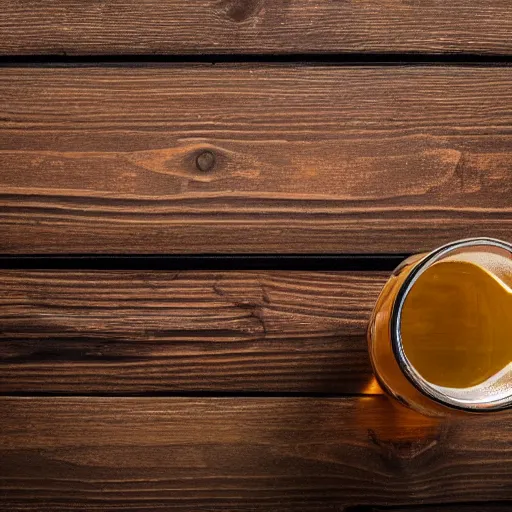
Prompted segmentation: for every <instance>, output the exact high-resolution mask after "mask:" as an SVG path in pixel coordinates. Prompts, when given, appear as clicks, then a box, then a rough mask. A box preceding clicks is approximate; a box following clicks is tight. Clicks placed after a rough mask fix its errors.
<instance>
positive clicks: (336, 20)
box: [0, 0, 512, 55]
mask: <svg viewBox="0 0 512 512" xmlns="http://www.w3.org/2000/svg"><path fill="white" fill-rule="evenodd" d="M0 33H1V34H2V38H1V40H0V53H1V54H4V55H5V54H7V55H8V54H13V53H14V54H64V55H70V54H73V55H76V54H107V55H108V54H110V55H113V54H204V53H214V54H216V53H218V54H224V53H249V54H254V53H256V54H261V53H263V54H265V53H270V54H275V53H280V54H283V53H284V54H287V53H372V52H373V53H400V52H401V53H418V52H423V53H434V54H443V53H446V54H453V53H456V54H464V53H474V54H507V55H510V54H511V53H512V41H511V38H510V34H511V33H512V12H511V10H510V3H509V2H508V0H452V1H451V2H450V3H449V4H447V3H446V2H443V0H422V1H421V2H417V1H414V0H404V1H389V0H358V1H357V2H326V1H323V0H220V1H219V0H194V1H193V2H190V1H189V2H186V1H183V0H144V1H140V0H115V1H113V0H111V1H102V2H98V1H95V2H83V1H81V0H37V1H35V0H24V1H23V2H19V0H3V2H2V11H1V14H0Z"/></svg>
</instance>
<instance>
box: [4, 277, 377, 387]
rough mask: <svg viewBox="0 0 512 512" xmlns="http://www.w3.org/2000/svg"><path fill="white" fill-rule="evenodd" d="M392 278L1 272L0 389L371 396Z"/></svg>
mask: <svg viewBox="0 0 512 512" xmlns="http://www.w3.org/2000/svg"><path fill="white" fill-rule="evenodd" d="M386 279H387V274H386V273H381V274H379V273H370V272H366V273H357V272H352V273H347V272H293V271H291V272H271V271H269V272H234V271H229V272H180V273H178V272H151V271H147V272H128V271H123V272H121V271H118V272H77V271H66V272H65V271H56V272H49V271H39V272H36V271H32V272H29V271H1V272H0V390H1V391H2V392H4V393H10V392H11V393H12V392H16V393H29V394H30V393H33V392H50V393H60V394H62V393H64V394H73V393H82V394H87V393H89V394H91V393H92V394H94V393H116V394H122V393H132V394H137V393H155V392H180V391H197V392H199V391H206V392H219V391H226V392H233V393H234V392H247V391H249V392H307V393H311V392H314V393H366V392H368V393H373V392H375V387H368V385H369V383H370V382H371V380H372V373H371V367H370V363H369V360H368V354H367V346H366V328H367V323H368V318H369V315H370V312H371V310H372V308H373V305H374V303H375V301H376V299H377V295H378V293H379V291H380V289H381V287H382V285H383V284H384V282H385V280H386ZM378 391H379V390H378V389H377V392H378Z"/></svg>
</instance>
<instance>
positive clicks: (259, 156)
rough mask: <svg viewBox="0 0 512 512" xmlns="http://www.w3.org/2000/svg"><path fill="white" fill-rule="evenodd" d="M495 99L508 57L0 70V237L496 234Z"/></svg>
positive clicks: (500, 198)
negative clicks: (456, 61) (499, 63)
mask: <svg viewBox="0 0 512 512" xmlns="http://www.w3.org/2000/svg"><path fill="white" fill-rule="evenodd" d="M511 99H512V68H482V67H317V66H306V67H303V66H294V67H290V66H272V65H257V64H255V65H240V64H234V65H222V66H214V67H212V66H203V65H183V66H181V65H178V66H171V67H166V66H149V67H143V68H124V67H123V68H119V67H110V68H95V67H93V68H91V67H85V68H5V69H3V70H2V73H1V75H0V118H1V120H0V169H1V172H0V207H1V210H0V250H1V252H4V253H5V252H10V253H27V252H28V253H32V252H37V253H52V252H53V253H55V252H57V253H58V252H66V253H70V252H71V253H72V252H90V253H176V252H180V253H193V252H244V253H245V252H264V253H279V252H310V253H311V252H324V251H328V252H329V251H330V252H351V253H353V252H365V253H373V252H415V251H419V250H425V249H431V248H433V247H435V246H436V245H440V244H442V243H445V242H448V241H451V240H454V239H457V238H462V237H467V236H477V235H488V236H495V237H498V238H504V239H506V240H507V239H510V234H511V228H512V171H511V169H512V136H511V133H512V132H511V126H512V108H511ZM205 152H207V154H206V155H205V154H204V153H205ZM208 152H210V153H211V154H208ZM198 157H200V158H199V160H198ZM200 169H203V170H200Z"/></svg>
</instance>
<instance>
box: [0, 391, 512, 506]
mask: <svg viewBox="0 0 512 512" xmlns="http://www.w3.org/2000/svg"><path fill="white" fill-rule="evenodd" d="M0 415H1V417H2V428H1V429H0V460H1V461H2V463H1V464H0V485H1V487H0V489H1V494H0V499H1V500H2V502H3V509H4V510H9V511H12V510H27V509H29V510H34V509H37V510H38V511H39V510H52V511H59V510H103V511H105V510H130V509H133V510H138V511H141V510H143V511H148V510H159V509H161V510H301V511H310V510H311V511H313V510H314V511H318V510H340V509H341V510H343V507H344V506H354V505H406V504H410V505H413V504H425V503H446V502H448V503H451V502H457V501H465V502H467V501H475V502H483V503H485V501H486V500H511V499H512V486H511V485H510V482H511V478H512V457H511V443H510V439H511V434H512V417H511V415H510V414H508V415H506V414H505V415H502V416H501V417H499V418H498V417H497V416H493V415H491V416H480V417H475V418H474V420H473V421H468V420H466V421H463V422H460V423H445V424H438V423H436V422H434V421H433V420H430V419H427V418H424V417H422V416H420V415H417V414H415V413H412V412H409V411H407V410H405V409H404V410H395V409H394V408H393V407H392V406H391V404H390V403H389V401H388V399H387V398H386V397H384V396H378V397H366V398H346V399H286V398H284V399H283V398H276V399H247V398H246V399H243V398H232V399H231V398H227V399H176V398H175V399H169V398H91V397H87V398H82V399H81V398H35V399H34V398H32V399H23V398H2V399H0ZM474 510H478V508H475V509H474Z"/></svg>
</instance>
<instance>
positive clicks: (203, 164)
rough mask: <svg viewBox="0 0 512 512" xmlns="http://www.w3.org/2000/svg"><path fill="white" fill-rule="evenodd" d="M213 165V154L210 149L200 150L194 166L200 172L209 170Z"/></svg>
mask: <svg viewBox="0 0 512 512" xmlns="http://www.w3.org/2000/svg"><path fill="white" fill-rule="evenodd" d="M214 165H215V155H214V154H213V153H212V152H211V151H202V152H201V153H199V154H198V155H197V157H196V167H197V168H198V169H199V170H200V171H201V172H209V171H211V170H212V169H213V167H214Z"/></svg>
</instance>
